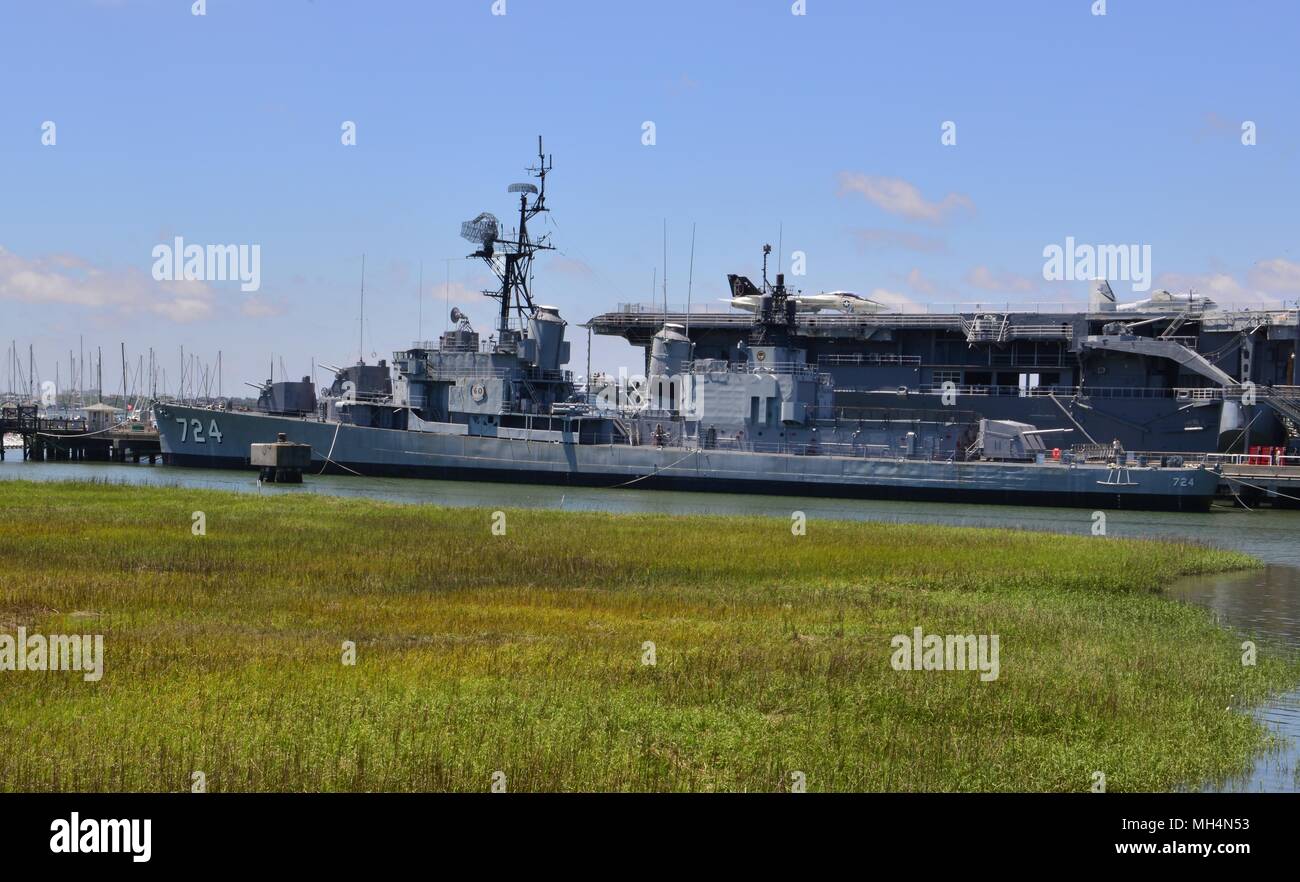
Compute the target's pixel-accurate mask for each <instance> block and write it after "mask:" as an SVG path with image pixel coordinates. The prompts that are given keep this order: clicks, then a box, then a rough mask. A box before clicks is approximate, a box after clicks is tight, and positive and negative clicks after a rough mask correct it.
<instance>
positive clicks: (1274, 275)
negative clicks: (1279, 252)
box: [1249, 257, 1300, 294]
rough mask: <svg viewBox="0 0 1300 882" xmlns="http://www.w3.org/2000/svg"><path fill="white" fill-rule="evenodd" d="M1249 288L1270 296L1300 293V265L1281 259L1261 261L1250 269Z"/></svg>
mask: <svg viewBox="0 0 1300 882" xmlns="http://www.w3.org/2000/svg"><path fill="white" fill-rule="evenodd" d="M1249 279H1250V284H1251V286H1253V287H1255V288H1258V289H1260V290H1262V291H1264V292H1267V293H1270V294H1297V293H1300V263H1292V262H1291V261H1289V260H1286V259H1285V258H1282V257H1275V258H1273V259H1272V260H1261V261H1260V262H1259V263H1257V264H1255V265H1254V266H1253V267H1251V269H1250V273H1249Z"/></svg>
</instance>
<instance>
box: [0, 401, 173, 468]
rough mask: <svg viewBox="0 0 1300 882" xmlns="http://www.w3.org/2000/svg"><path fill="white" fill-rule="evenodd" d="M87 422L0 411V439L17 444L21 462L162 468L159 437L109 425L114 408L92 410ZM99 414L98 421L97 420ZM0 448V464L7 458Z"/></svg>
mask: <svg viewBox="0 0 1300 882" xmlns="http://www.w3.org/2000/svg"><path fill="white" fill-rule="evenodd" d="M86 410H87V411H88V412H90V413H91V418H90V419H87V420H80V419H62V418H48V417H42V416H40V412H39V410H38V409H37V408H36V407H35V406H30V405H5V406H4V407H3V408H0V435H18V436H20V437H21V438H22V458H23V459H24V460H33V461H37V462H59V461H66V462H80V461H86V462H151V463H152V462H161V460H162V445H161V444H160V443H159V440H158V431H157V430H156V429H154V428H151V427H150V426H149V425H147V424H146V423H142V422H133V421H130V420H114V419H109V418H108V416H107V415H108V413H109V412H110V411H114V410H115V408H110V407H107V406H106V405H105V406H102V407H99V408H98V410H97V406H95V405H92V406H91V407H89V408H86ZM96 414H99V418H96ZM10 452H12V451H6V450H5V449H4V447H3V445H0V460H3V459H4V457H5V455H6V454H7V453H10Z"/></svg>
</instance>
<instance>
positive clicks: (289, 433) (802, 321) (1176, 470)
mask: <svg viewBox="0 0 1300 882" xmlns="http://www.w3.org/2000/svg"><path fill="white" fill-rule="evenodd" d="M550 169H551V162H550V159H549V157H547V156H546V155H545V154H544V153H543V152H542V149H541V140H540V139H539V140H538V162H537V164H536V165H535V166H533V167H532V168H530V169H529V171H530V172H531V174H532V176H533V177H534V178H535V179H536V181H537V183H535V184H534V183H531V182H530V183H522V184H513V185H511V186H510V188H509V191H510V192H511V193H512V194H515V195H516V196H517V198H518V204H517V211H518V225H517V228H516V229H515V230H514V231H506V230H504V229H503V228H502V226H501V224H500V222H499V221H498V220H497V219H496V218H495V217H494V216H492V215H491V214H488V213H483V214H480V215H479V216H478V217H476V218H475V219H474V220H472V221H468V222H466V223H465V224H463V225H462V230H461V233H462V236H464V237H465V238H466V239H468V240H470V241H471V242H474V243H476V244H477V246H478V247H477V250H476V251H475V252H474V254H473V255H472V256H473V257H476V258H479V259H481V260H483V261H484V262H486V264H487V265H488V266H489V267H491V268H492V271H493V272H494V274H495V275H496V277H497V279H498V281H499V283H500V284H499V287H497V288H495V289H493V290H490V291H485V292H484V294H485V295H487V296H488V297H489V298H492V299H494V300H495V301H496V309H495V313H496V314H495V330H494V333H493V334H491V335H490V337H489V338H488V339H487V340H483V339H481V338H480V335H479V333H478V332H476V331H475V330H474V328H473V326H472V324H471V322H470V320H469V318H468V317H466V316H465V315H463V314H462V313H460V312H459V310H457V311H455V312H454V313H453V316H452V318H453V321H454V322H455V323H456V327H455V328H454V329H453V330H450V331H447V332H446V333H444V334H443V335H442V336H441V338H440V339H439V340H438V341H436V343H435V342H420V343H416V344H415V345H413V346H412V347H411V348H409V349H405V350H401V351H398V352H396V353H395V354H394V356H393V361H392V363H391V365H390V364H388V363H387V362H385V361H383V360H381V361H379V362H378V364H375V365H367V364H365V363H364V362H359V363H358V364H355V365H351V366H348V367H343V368H337V369H336V375H335V379H334V382H333V384H332V385H331V386H330V387H328V388H326V389H323V390H321V394H320V395H319V396H318V395H317V394H316V390H315V389H314V388H313V384H312V382H311V381H310V378H304V380H302V381H301V382H288V383H269V382H268V383H267V384H265V386H262V387H259V388H260V390H261V395H260V397H259V402H258V409H257V410H256V411H248V412H237V411H232V410H227V409H222V408H208V407H197V406H191V405H183V404H177V403H162V402H157V403H155V404H154V414H155V418H156V420H157V423H158V427H159V431H160V435H161V442H162V449H163V452H164V456H165V458H166V461H167V462H169V463H171V464H173V465H182V466H200V467H228V468H241V469H252V468H255V466H253V465H252V464H251V463H250V449H251V446H252V445H253V444H263V443H271V442H275V441H276V440H277V438H284V439H287V440H288V441H289V442H295V443H298V444H302V445H308V446H309V447H310V449H311V466H310V470H311V472H313V473H317V472H320V473H335V474H356V475H364V476H399V477H401V476H409V477H424V478H443V479H467V480H499V481H510V482H533V483H548V484H559V485H581V486H594V487H608V488H619V487H637V488H646V489H651V488H655V489H673V490H692V491H712V490H717V491H733V492H751V493H769V494H798V495H809V496H845V497H862V498H885V499H899V500H928V501H985V502H999V503H1013V504H1044V505H1070V506H1086V507H1090V508H1138V509H1174V510H1204V509H1206V508H1208V507H1209V504H1210V501H1211V499H1212V498H1213V496H1214V493H1215V490H1216V488H1217V485H1218V481H1219V477H1218V475H1217V474H1216V472H1215V471H1214V470H1213V469H1212V468H1206V467H1204V466H1202V465H1200V464H1194V463H1187V464H1184V463H1183V462H1182V461H1181V459H1180V458H1179V457H1177V456H1155V457H1149V458H1148V457H1142V456H1138V455H1135V454H1132V453H1129V452H1126V451H1125V450H1124V449H1123V445H1122V444H1121V443H1120V441H1119V440H1118V439H1113V438H1106V439H1105V441H1104V442H1096V443H1091V444H1085V445H1071V446H1070V447H1069V448H1067V449H1063V448H1062V446H1061V445H1059V444H1056V443H1055V441H1056V439H1057V438H1064V437H1065V435H1066V434H1068V433H1069V432H1072V431H1074V427H1073V426H1058V427H1048V428H1045V429H1044V428H1039V427H1036V426H1035V425H1034V424H1032V423H1031V422H1029V421H1026V420H1019V419H1010V418H994V417H991V416H989V415H988V414H982V413H980V412H979V411H977V410H974V409H963V408H960V407H957V406H955V401H953V400H949V399H942V400H941V399H938V398H936V399H934V400H933V401H932V402H930V404H931V406H929V407H926V408H918V407H916V406H915V403H914V402H912V406H910V407H907V408H903V409H899V408H898V407H897V406H896V405H897V404H898V401H897V400H896V398H897V396H895V398H894V399H889V400H887V401H875V400H872V399H870V398H867V399H865V400H860V401H859V400H853V401H849V402H847V403H846V402H845V401H844V397H843V395H842V394H841V392H840V391H839V390H838V388H837V387H838V386H839V385H840V384H841V380H840V379H839V378H837V376H836V375H835V374H833V373H832V372H831V371H828V370H826V365H827V364H828V362H826V361H825V360H824V359H823V358H821V357H818V358H815V359H814V358H812V357H810V355H809V348H808V345H807V338H808V334H807V329H808V322H807V320H808V317H807V316H806V315H801V312H800V309H801V304H800V300H799V298H797V297H796V296H793V295H792V294H791V292H789V291H788V290H787V288H786V285H785V280H784V277H783V274H781V273H777V274H776V278H775V283H770V282H769V281H768V276H767V255H768V253H769V252H770V250H771V249H770V248H769V247H767V246H764V257H763V265H764V269H763V276H762V283H761V285H754V284H752V283H749V282H748V281H747V280H745V282H744V284H745V285H748V287H747V288H742V287H741V286H740V283H739V282H738V281H737V279H738V277H733V279H732V285H733V291H736V290H737V289H738V288H741V290H740V295H741V296H748V297H750V298H752V304H753V310H752V314H750V315H749V317H748V319H747V321H746V322H745V323H744V325H743V327H736V326H735V325H734V323H731V324H729V328H730V329H731V330H735V331H737V333H735V334H734V339H733V338H730V337H729V338H726V339H725V340H723V339H722V338H720V337H719V338H715V337H713V336H710V335H712V334H713V333H714V330H715V329H711V328H710V327H709V326H708V325H707V324H706V325H705V328H704V330H701V326H700V324H699V323H698V322H696V323H694V324H692V321H691V319H692V318H694V317H692V316H689V315H683V316H682V317H681V319H682V320H681V321H674V320H671V318H672V317H668V318H669V319H670V320H666V321H660V322H658V324H657V327H655V328H654V329H653V332H652V333H650V334H649V335H648V337H647V338H646V339H645V340H644V342H645V345H646V347H647V362H646V378H645V381H644V382H643V383H641V384H640V385H639V386H638V387H637V388H636V389H635V390H634V391H635V394H634V395H632V394H629V392H630V391H632V390H629V389H627V388H619V387H617V386H616V385H613V384H609V385H603V386H602V385H601V384H599V383H593V382H590V381H589V382H585V383H581V384H580V383H577V382H575V379H574V376H573V374H572V373H571V372H570V371H568V370H566V369H565V365H566V364H567V362H568V361H569V355H570V351H569V350H570V346H569V343H568V341H566V339H565V335H566V327H567V323H566V322H565V320H564V319H563V318H561V316H560V314H559V311H558V310H557V309H555V308H554V307H551V306H546V305H543V304H539V303H536V302H534V298H533V292H532V287H531V286H532V263H533V260H534V258H535V257H536V256H537V255H538V254H539V253H540V252H542V251H545V250H549V249H550V248H551V245H550V244H549V241H548V240H547V238H546V237H542V238H540V239H536V240H534V239H532V238H530V235H529V231H528V225H529V222H530V221H532V220H533V219H534V218H536V217H537V216H538V215H539V214H540V213H542V212H544V211H546V210H547V209H546V176H547V173H548V172H549V171H550ZM638 315H641V316H644V314H640V313H639V314H638ZM700 337H704V338H706V340H701V339H699V338H700ZM948 391H951V389H949V390H948Z"/></svg>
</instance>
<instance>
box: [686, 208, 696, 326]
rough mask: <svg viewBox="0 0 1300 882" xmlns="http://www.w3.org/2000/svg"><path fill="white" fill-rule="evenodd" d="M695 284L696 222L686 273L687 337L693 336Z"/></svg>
mask: <svg viewBox="0 0 1300 882" xmlns="http://www.w3.org/2000/svg"><path fill="white" fill-rule="evenodd" d="M694 285H695V224H694V223H692V224H691V268H690V271H689V272H688V273H687V274H686V339H687V340H689V339H690V338H691V288H692V287H694Z"/></svg>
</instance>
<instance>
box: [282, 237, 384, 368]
mask: <svg viewBox="0 0 1300 882" xmlns="http://www.w3.org/2000/svg"><path fill="white" fill-rule="evenodd" d="M357 358H358V359H359V361H358V362H357V364H364V363H365V360H366V255H365V254H364V253H362V255H361V322H360V327H358V328H357ZM271 370H273V371H274V370H275V363H274V362H272V363H271Z"/></svg>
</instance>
